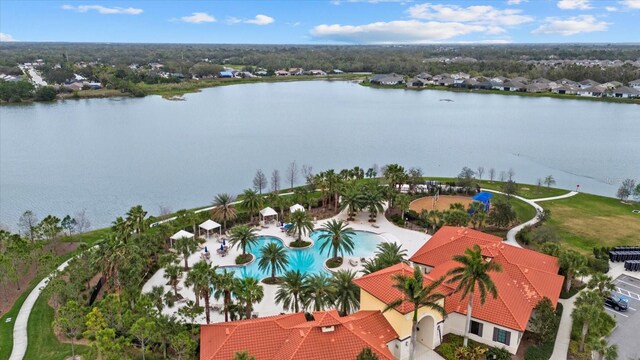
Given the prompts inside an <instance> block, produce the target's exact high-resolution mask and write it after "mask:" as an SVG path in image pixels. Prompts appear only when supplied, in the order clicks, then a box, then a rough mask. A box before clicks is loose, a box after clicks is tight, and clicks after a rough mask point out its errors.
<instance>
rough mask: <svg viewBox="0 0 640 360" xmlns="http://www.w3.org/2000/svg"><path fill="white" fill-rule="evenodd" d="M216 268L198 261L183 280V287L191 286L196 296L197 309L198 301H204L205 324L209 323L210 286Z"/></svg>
mask: <svg viewBox="0 0 640 360" xmlns="http://www.w3.org/2000/svg"><path fill="white" fill-rule="evenodd" d="M216 268H217V267H214V268H211V267H210V266H209V264H207V263H206V262H205V261H199V262H197V263H196V264H195V265H194V266H193V269H191V271H190V272H189V274H187V279H186V280H185V286H193V292H194V293H195V295H196V306H197V307H199V306H200V305H199V299H200V297H202V298H203V299H204V310H205V318H206V319H207V324H208V323H209V322H210V321H211V318H210V314H209V311H210V308H211V306H210V298H211V284H212V283H213V282H214V277H215V276H216V272H215V271H216Z"/></svg>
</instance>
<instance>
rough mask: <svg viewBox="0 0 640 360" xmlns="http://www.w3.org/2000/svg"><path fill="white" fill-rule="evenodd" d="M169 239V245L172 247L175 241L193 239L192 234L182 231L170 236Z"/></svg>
mask: <svg viewBox="0 0 640 360" xmlns="http://www.w3.org/2000/svg"><path fill="white" fill-rule="evenodd" d="M170 239H171V244H172V246H173V243H174V242H175V241H176V240H180V239H193V234H192V233H190V232H188V231H184V230H180V231H178V232H177V233H175V234H173V235H171V237H170Z"/></svg>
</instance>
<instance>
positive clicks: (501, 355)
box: [487, 347, 512, 360]
mask: <svg viewBox="0 0 640 360" xmlns="http://www.w3.org/2000/svg"><path fill="white" fill-rule="evenodd" d="M511 358H512V356H511V353H509V351H507V349H505V348H497V347H492V348H490V349H489V351H487V359H494V360H511Z"/></svg>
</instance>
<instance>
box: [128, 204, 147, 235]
mask: <svg viewBox="0 0 640 360" xmlns="http://www.w3.org/2000/svg"><path fill="white" fill-rule="evenodd" d="M146 216H147V212H146V211H144V209H143V208H142V205H136V206H134V207H132V208H131V209H130V210H129V211H128V212H127V222H129V223H130V224H131V230H132V231H133V232H134V233H136V234H138V233H142V232H144V231H145V230H146V228H147V224H146V221H145V219H144V218H145V217H146Z"/></svg>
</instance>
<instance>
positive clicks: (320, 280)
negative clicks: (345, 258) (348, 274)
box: [304, 273, 336, 311]
mask: <svg viewBox="0 0 640 360" xmlns="http://www.w3.org/2000/svg"><path fill="white" fill-rule="evenodd" d="M335 292H336V288H335V287H333V284H331V279H330V278H329V276H328V275H326V274H325V273H317V274H312V275H310V276H309V277H307V291H306V293H305V296H304V298H305V307H308V308H311V309H313V311H322V310H324V309H326V308H327V307H329V306H331V305H332V304H333V300H334V297H335Z"/></svg>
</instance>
